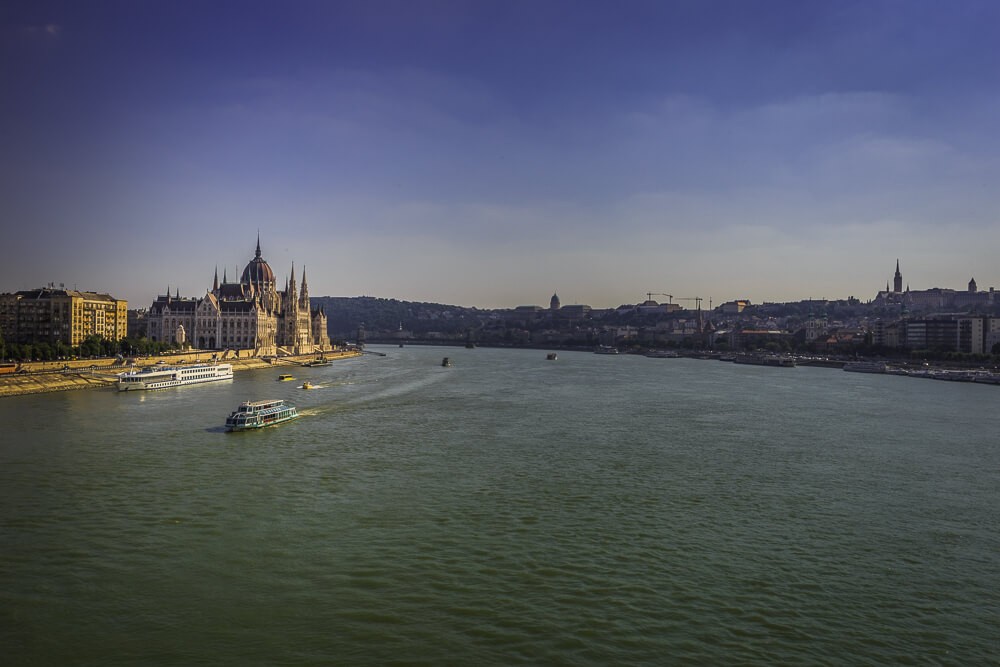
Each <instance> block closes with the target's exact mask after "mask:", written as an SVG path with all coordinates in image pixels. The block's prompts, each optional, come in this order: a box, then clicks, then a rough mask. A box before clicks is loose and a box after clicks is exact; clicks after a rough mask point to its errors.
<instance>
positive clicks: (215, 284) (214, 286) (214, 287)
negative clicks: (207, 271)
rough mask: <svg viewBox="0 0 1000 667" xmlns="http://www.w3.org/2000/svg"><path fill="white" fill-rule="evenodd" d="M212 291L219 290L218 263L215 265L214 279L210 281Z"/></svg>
mask: <svg viewBox="0 0 1000 667" xmlns="http://www.w3.org/2000/svg"><path fill="white" fill-rule="evenodd" d="M212 291H213V292H218V291H219V266H218V265H216V266H215V280H213V281H212Z"/></svg>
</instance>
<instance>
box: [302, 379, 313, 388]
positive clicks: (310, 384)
mask: <svg viewBox="0 0 1000 667" xmlns="http://www.w3.org/2000/svg"><path fill="white" fill-rule="evenodd" d="M302 388H303V389H315V388H316V385H314V384H313V383H312V382H310V381H309V380H306V381H305V382H303V383H302Z"/></svg>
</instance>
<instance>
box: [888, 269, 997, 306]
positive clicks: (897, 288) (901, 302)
mask: <svg viewBox="0 0 1000 667" xmlns="http://www.w3.org/2000/svg"><path fill="white" fill-rule="evenodd" d="M994 295H995V292H994V289H993V288H992V287H991V288H990V289H989V290H988V291H980V290H979V289H978V287H977V285H976V279H975V278H972V279H971V280H969V285H968V289H966V290H965V291H961V290H954V289H947V288H941V287H932V288H931V289H925V290H911V289H910V286H909V285H907V286H906V288H905V289H904V288H903V274H902V273H901V272H900V270H899V260H898V259H897V260H896V272H895V273H894V274H893V276H892V289H889V283H888V282H886V284H885V291H884V292H883V291H879V293H878V294H877V295H876V296H875V300H874V301H873V302H872V303H873V304H874V305H876V306H889V305H896V306H902V307H905V308H907V309H909V310H935V309H942V308H966V307H969V306H977V305H982V306H992V305H993V304H994V303H996V301H995V299H994Z"/></svg>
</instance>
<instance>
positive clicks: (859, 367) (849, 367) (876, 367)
mask: <svg viewBox="0 0 1000 667" xmlns="http://www.w3.org/2000/svg"><path fill="white" fill-rule="evenodd" d="M844 370H845V371H849V372H851V373H885V371H886V366H885V362H882V361H851V362H848V363H846V364H844Z"/></svg>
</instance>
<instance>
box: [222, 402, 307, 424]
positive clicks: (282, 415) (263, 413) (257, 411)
mask: <svg viewBox="0 0 1000 667" xmlns="http://www.w3.org/2000/svg"><path fill="white" fill-rule="evenodd" d="M298 416H299V413H298V411H297V410H296V409H295V408H293V407H292V406H290V405H285V402H284V401H283V400H281V399H271V400H267V401H244V402H242V403H240V406H239V407H238V408H236V410H234V411H233V412H232V413H231V414H230V415H229V417H227V418H226V430H227V431H247V430H250V429H254V428H264V427H265V426H273V425H275V424H281V423H282V422H287V421H291V420H292V419H295V418H296V417H298Z"/></svg>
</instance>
